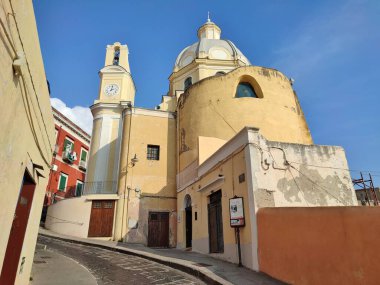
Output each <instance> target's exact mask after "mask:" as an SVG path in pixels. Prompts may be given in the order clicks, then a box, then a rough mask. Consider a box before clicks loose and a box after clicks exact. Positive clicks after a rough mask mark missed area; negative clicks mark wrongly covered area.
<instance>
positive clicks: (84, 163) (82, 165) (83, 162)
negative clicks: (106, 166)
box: [79, 160, 87, 170]
mask: <svg viewBox="0 0 380 285" xmlns="http://www.w3.org/2000/svg"><path fill="white" fill-rule="evenodd" d="M86 167H87V162H86V161H83V160H80V161H79V168H80V169H82V170H86Z"/></svg>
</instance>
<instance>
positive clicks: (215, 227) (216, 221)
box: [208, 190, 224, 253]
mask: <svg viewBox="0 0 380 285" xmlns="http://www.w3.org/2000/svg"><path fill="white" fill-rule="evenodd" d="M208 232H209V245H210V253H221V252H224V240H223V219H222V191H220V190H219V191H217V192H215V193H213V194H211V195H210V203H209V204H208Z"/></svg>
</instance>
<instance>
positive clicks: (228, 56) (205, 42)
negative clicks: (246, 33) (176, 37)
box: [174, 20, 251, 71]
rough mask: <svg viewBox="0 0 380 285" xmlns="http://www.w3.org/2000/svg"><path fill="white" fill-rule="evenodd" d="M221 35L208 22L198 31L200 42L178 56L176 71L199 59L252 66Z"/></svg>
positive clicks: (211, 23) (217, 29)
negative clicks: (227, 61)
mask: <svg viewBox="0 0 380 285" xmlns="http://www.w3.org/2000/svg"><path fill="white" fill-rule="evenodd" d="M220 34H221V30H220V28H219V27H218V26H217V25H216V24H214V23H213V22H211V21H210V20H208V21H207V22H206V23H205V24H204V25H203V26H202V27H200V28H199V30H198V38H199V40H198V42H196V43H194V44H192V45H191V46H188V47H186V48H185V49H183V50H182V51H181V53H180V54H179V55H178V57H177V60H176V62H175V66H174V71H177V70H179V69H181V68H183V67H185V66H186V65H188V64H190V63H191V62H192V61H193V60H194V59H198V58H208V59H216V60H231V61H233V60H235V61H236V60H240V61H241V62H242V63H243V64H244V65H251V63H250V62H249V60H248V59H247V58H246V57H245V56H244V54H243V53H242V52H241V51H240V50H239V49H238V48H237V47H236V46H235V45H234V44H233V43H232V42H231V41H229V40H221V39H220Z"/></svg>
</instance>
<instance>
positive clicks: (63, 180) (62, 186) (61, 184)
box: [58, 174, 67, 191]
mask: <svg viewBox="0 0 380 285" xmlns="http://www.w3.org/2000/svg"><path fill="white" fill-rule="evenodd" d="M66 180H67V177H66V176H64V175H62V174H61V179H60V180H59V186H58V189H59V190H60V191H65V186H66Z"/></svg>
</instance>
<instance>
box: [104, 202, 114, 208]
mask: <svg viewBox="0 0 380 285" xmlns="http://www.w3.org/2000/svg"><path fill="white" fill-rule="evenodd" d="M103 208H104V209H112V208H113V202H112V201H105V202H104V205H103Z"/></svg>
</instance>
